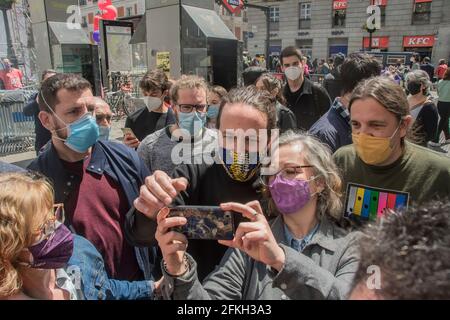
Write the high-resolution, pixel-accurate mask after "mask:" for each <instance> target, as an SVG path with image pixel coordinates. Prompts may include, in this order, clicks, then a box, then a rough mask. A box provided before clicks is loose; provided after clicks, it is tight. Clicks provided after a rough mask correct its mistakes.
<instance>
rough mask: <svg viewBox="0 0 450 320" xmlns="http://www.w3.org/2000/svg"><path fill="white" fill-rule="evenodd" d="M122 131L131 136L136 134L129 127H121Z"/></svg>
mask: <svg viewBox="0 0 450 320" xmlns="http://www.w3.org/2000/svg"><path fill="white" fill-rule="evenodd" d="M122 133H123V134H124V135H131V136H133V137H135V136H136V135H135V134H134V132H133V130H131V129H130V128H122Z"/></svg>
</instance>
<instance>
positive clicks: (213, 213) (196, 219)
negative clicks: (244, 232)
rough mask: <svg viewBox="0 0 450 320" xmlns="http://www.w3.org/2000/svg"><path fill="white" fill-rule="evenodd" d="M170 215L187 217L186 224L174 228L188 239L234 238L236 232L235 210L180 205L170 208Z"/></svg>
mask: <svg viewBox="0 0 450 320" xmlns="http://www.w3.org/2000/svg"><path fill="white" fill-rule="evenodd" d="M169 217H185V218H186V219H187V223H186V224H185V225H184V226H179V227H175V228H172V230H173V231H177V232H180V233H182V234H184V235H185V236H186V238H188V239H202V240H233V238H234V233H235V230H236V229H235V219H234V212H232V211H224V210H222V209H221V208H220V207H209V206H179V207H174V208H170V213H169Z"/></svg>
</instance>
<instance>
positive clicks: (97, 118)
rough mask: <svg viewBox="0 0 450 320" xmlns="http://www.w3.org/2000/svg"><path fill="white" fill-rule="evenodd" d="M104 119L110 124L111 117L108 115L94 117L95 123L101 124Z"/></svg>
mask: <svg viewBox="0 0 450 320" xmlns="http://www.w3.org/2000/svg"><path fill="white" fill-rule="evenodd" d="M104 119H106V121H108V122H110V121H111V119H112V115H110V114H108V115H104V114H96V115H95V120H97V122H101V121H103V120H104Z"/></svg>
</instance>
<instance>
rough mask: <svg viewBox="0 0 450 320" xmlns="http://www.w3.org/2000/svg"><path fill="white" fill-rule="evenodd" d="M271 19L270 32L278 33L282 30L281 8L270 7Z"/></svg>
mask: <svg viewBox="0 0 450 320" xmlns="http://www.w3.org/2000/svg"><path fill="white" fill-rule="evenodd" d="M269 18H270V27H269V29H270V31H278V30H279V28H280V7H278V6H274V7H270V10H269Z"/></svg>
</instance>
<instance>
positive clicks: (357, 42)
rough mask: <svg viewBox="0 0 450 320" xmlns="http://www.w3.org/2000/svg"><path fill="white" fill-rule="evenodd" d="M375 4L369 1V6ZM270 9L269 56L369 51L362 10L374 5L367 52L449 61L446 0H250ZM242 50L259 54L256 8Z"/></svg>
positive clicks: (449, 5) (262, 32)
mask: <svg viewBox="0 0 450 320" xmlns="http://www.w3.org/2000/svg"><path fill="white" fill-rule="evenodd" d="M374 1H375V3H374ZM250 3H254V4H260V5H265V6H269V7H270V25H269V28H270V40H269V41H270V52H271V53H272V54H276V53H278V52H280V50H281V48H283V47H286V46H289V45H296V46H297V47H299V48H300V49H302V51H303V52H304V53H305V54H306V55H310V56H311V57H313V58H318V59H321V58H327V57H330V56H333V55H334V54H336V53H338V52H342V53H345V54H348V53H351V52H355V51H360V50H362V49H363V48H366V49H367V48H368V47H369V33H368V32H367V30H366V29H365V28H364V26H365V24H366V22H367V19H368V17H369V15H368V14H367V8H368V6H370V5H373V4H377V5H379V7H380V12H381V29H380V30H376V31H375V32H374V33H373V34H372V35H373V38H372V49H374V50H379V51H389V52H404V51H415V52H419V53H420V54H421V55H422V56H430V57H431V58H432V60H433V61H434V62H436V61H437V60H438V59H441V58H443V59H449V58H450V1H449V0H278V1H269V0H259V1H258V0H254V1H250ZM247 11H248V12H247V17H248V29H249V37H248V50H249V53H250V54H251V55H255V54H263V53H264V52H265V43H266V20H265V16H264V13H263V12H262V11H260V10H255V9H248V10H247Z"/></svg>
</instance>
